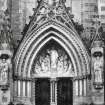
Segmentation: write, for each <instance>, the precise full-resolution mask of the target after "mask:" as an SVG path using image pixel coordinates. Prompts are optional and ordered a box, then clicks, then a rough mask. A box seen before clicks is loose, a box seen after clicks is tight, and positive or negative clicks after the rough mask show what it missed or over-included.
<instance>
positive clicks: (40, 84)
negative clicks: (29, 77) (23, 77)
mask: <svg viewBox="0 0 105 105" xmlns="http://www.w3.org/2000/svg"><path fill="white" fill-rule="evenodd" d="M55 82H56V85H57V89H54V91H56V93H57V97H56V98H55V99H56V101H55V105H72V100H73V99H72V98H73V94H72V92H73V91H72V89H73V87H72V80H71V78H57V79H56V81H55ZM54 86H55V85H54ZM51 91H52V90H51V81H50V78H37V79H36V81H35V105H51V102H52V100H51V99H52V98H51V97H52V95H55V94H53V93H52V92H51ZM54 91H53V92H54ZM54 93H55V92H54Z"/></svg>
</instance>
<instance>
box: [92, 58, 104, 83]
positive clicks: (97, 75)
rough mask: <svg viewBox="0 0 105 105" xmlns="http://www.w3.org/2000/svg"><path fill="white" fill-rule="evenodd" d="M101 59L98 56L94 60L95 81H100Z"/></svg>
mask: <svg viewBox="0 0 105 105" xmlns="http://www.w3.org/2000/svg"><path fill="white" fill-rule="evenodd" d="M102 71H103V60H102V59H101V58H100V57H97V58H96V61H95V62H94V75H95V82H102Z"/></svg>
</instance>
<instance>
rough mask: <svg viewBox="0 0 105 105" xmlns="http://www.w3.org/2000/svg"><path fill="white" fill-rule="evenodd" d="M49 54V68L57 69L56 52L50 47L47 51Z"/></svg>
mask: <svg viewBox="0 0 105 105" xmlns="http://www.w3.org/2000/svg"><path fill="white" fill-rule="evenodd" d="M48 53H49V54H50V59H51V69H52V70H54V71H56V69H57V61H58V52H57V51H56V50H55V49H54V48H52V49H51V50H50V51H48Z"/></svg>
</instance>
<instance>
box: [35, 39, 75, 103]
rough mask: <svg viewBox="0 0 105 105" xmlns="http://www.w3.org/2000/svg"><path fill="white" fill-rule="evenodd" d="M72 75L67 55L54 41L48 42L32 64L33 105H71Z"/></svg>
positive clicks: (71, 67) (72, 71) (70, 63)
mask: <svg viewBox="0 0 105 105" xmlns="http://www.w3.org/2000/svg"><path fill="white" fill-rule="evenodd" d="M73 73H74V70H73V66H72V62H71V59H70V57H69V55H68V54H67V53H66V51H65V50H64V48H62V47H61V46H60V45H59V44H58V43H57V42H56V41H54V40H50V41H49V42H48V43H47V44H46V45H45V46H44V47H43V48H42V49H41V50H40V51H39V54H38V56H37V58H36V59H35V61H34V64H33V76H34V77H35V105H72V102H73V101H72V97H73V93H72V92H73V85H72V76H73Z"/></svg>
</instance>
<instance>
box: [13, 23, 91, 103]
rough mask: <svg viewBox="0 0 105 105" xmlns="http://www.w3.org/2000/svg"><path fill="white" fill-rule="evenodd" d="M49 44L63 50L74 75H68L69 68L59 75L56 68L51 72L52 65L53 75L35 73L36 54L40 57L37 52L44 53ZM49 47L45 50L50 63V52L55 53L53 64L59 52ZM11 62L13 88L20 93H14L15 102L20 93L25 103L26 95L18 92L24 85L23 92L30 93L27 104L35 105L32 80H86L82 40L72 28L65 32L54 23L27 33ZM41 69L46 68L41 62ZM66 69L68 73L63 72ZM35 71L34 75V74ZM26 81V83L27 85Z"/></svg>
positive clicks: (64, 29) (86, 55)
mask: <svg viewBox="0 0 105 105" xmlns="http://www.w3.org/2000/svg"><path fill="white" fill-rule="evenodd" d="M50 42H53V43H55V47H56V46H58V48H59V49H61V50H63V51H64V53H65V54H66V55H67V58H69V61H70V62H71V64H72V66H71V67H72V69H71V70H73V72H74V73H73V75H71V74H72V73H71V72H70V71H71V70H68V69H65V70H63V71H62V70H61V73H58V71H59V70H58V71H56V69H55V70H54V68H55V67H56V65H55V64H50V66H51V65H53V71H55V72H54V73H52V72H51V71H52V70H51V69H50V70H51V71H50V72H49V73H48V72H47V75H46V73H43V70H42V71H41V70H35V67H36V66H35V64H36V60H37V59H39V58H38V57H39V56H38V55H41V53H40V52H46V51H44V50H43V48H45V47H46V45H49V46H50ZM51 45H53V44H51ZM52 47H53V46H51V49H50V47H48V49H50V53H49V55H50V60H51V52H52V53H55V54H54V56H55V57H54V61H56V58H58V57H59V53H58V52H59V51H60V50H59V51H58V49H57V48H54V50H52V49H53V48H52ZM42 55H43V54H42ZM45 55H46V54H45ZM45 55H44V56H45ZM42 57H43V56H42ZM47 57H49V56H47ZM59 58H60V57H59ZM37 61H38V60H37ZM14 62H15V67H14V69H15V73H14V75H15V77H16V80H15V85H14V86H15V89H16V90H18V93H19V94H17V97H16V99H17V98H20V100H21V97H20V96H21V93H24V94H23V96H22V97H23V100H24V97H25V95H26V94H25V90H22V89H21V87H22V85H21V84H23V85H24V88H23V89H25V88H26V89H27V90H28V92H29V93H30V92H31V95H30V94H29V96H28V99H29V102H30V99H31V100H32V102H33V103H34V104H35V82H33V80H34V79H35V78H46V77H47V78H51V79H52V78H53V77H55V79H56V78H59V77H62V78H65V77H69V78H71V77H73V78H79V77H82V76H84V77H85V75H88V74H89V73H90V69H89V55H88V53H87V50H86V49H85V46H84V45H83V43H82V41H81V39H80V38H79V36H78V35H77V33H76V32H74V31H73V30H71V29H69V30H68V29H67V28H65V27H63V26H62V25H59V24H58V23H56V22H53V21H50V22H48V23H45V24H43V25H42V26H41V27H39V28H38V29H37V30H34V29H33V31H32V32H30V33H28V34H27V35H26V36H25V37H24V39H23V41H22V43H21V44H20V47H19V49H18V50H17V53H16V56H15V59H14ZM66 63H67V62H66ZM67 64H69V63H67ZM41 66H42V65H41ZM43 68H46V67H45V65H44V63H43ZM44 70H45V69H44ZM66 70H67V72H65V71H66ZM36 71H37V73H35V72H36ZM39 71H41V72H39ZM45 71H48V68H46V70H45ZM45 71H44V72H45ZM52 74H53V75H52ZM61 74H63V75H61ZM27 81H28V84H27ZM55 81H56V80H55ZM85 81H86V80H85ZM21 82H22V83H21ZM77 82H78V81H77ZM65 84H66V83H65ZM17 85H18V86H17ZM18 95H19V96H18ZM26 98H27V97H26ZM23 100H22V101H23ZM25 101H26V100H25ZM32 102H30V103H32ZM56 103H57V102H56ZM34 104H33V105H34Z"/></svg>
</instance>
